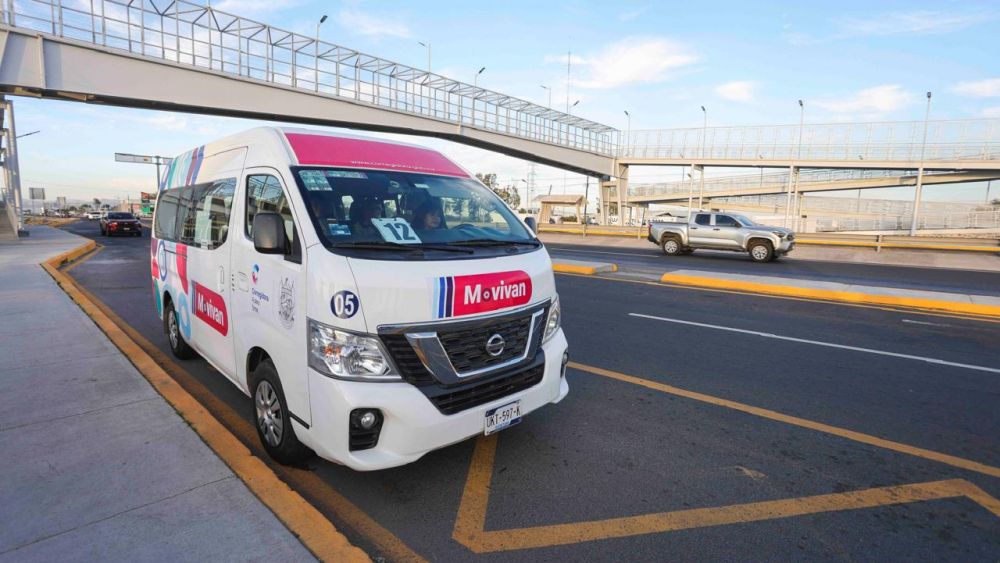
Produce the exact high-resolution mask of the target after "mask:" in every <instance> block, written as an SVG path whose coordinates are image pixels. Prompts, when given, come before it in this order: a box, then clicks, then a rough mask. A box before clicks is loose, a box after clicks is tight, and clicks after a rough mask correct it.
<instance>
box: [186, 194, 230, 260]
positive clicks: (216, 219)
mask: <svg viewBox="0 0 1000 563" xmlns="http://www.w3.org/2000/svg"><path fill="white" fill-rule="evenodd" d="M235 193H236V178H227V179H225V180H220V181H218V182H213V183H211V184H202V185H200V186H196V187H195V192H194V198H193V200H194V207H193V210H192V211H193V215H194V242H195V244H197V245H198V246H200V247H202V248H208V249H213V248H218V247H219V246H222V245H223V244H224V243H225V242H226V237H227V235H228V234H229V213H230V211H231V210H232V207H233V194H235Z"/></svg>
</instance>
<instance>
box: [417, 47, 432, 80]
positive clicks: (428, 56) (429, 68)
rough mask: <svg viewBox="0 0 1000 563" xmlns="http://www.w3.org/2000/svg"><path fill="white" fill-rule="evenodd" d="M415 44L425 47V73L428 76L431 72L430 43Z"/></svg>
mask: <svg viewBox="0 0 1000 563" xmlns="http://www.w3.org/2000/svg"><path fill="white" fill-rule="evenodd" d="M417 43H419V44H420V46H421V47H427V73H428V74H430V72H431V42H430V41H428V42H427V43H424V42H423V41H417Z"/></svg>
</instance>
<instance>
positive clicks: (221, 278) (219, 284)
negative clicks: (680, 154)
mask: <svg viewBox="0 0 1000 563" xmlns="http://www.w3.org/2000/svg"><path fill="white" fill-rule="evenodd" d="M217 274H218V275H217V276H216V278H215V289H216V291H218V292H219V293H222V292H224V291H226V269H225V268H224V267H222V266H219V270H218V272H217Z"/></svg>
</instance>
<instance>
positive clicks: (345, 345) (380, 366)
mask: <svg viewBox="0 0 1000 563" xmlns="http://www.w3.org/2000/svg"><path fill="white" fill-rule="evenodd" d="M309 367H311V368H313V369H314V370H316V371H318V372H320V373H322V374H324V375H328V376H331V377H336V378H339V379H353V380H358V381H398V380H399V379H400V377H399V376H398V375H397V374H395V373H393V372H392V365H391V364H390V363H389V359H388V358H386V355H385V353H383V352H382V346H381V345H380V344H379V341H378V339H376V338H373V337H371V336H363V335H360V334H354V333H353V332H347V331H344V330H340V329H336V328H333V327H332V326H328V325H325V324H323V323H320V322H317V321H314V320H312V319H309Z"/></svg>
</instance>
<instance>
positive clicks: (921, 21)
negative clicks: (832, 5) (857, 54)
mask: <svg viewBox="0 0 1000 563" xmlns="http://www.w3.org/2000/svg"><path fill="white" fill-rule="evenodd" d="M989 19H991V18H990V16H989V15H986V14H982V13H965V14H962V13H956V12H954V11H933V10H917V11H913V12H892V13H887V14H879V15H875V16H872V17H870V18H843V19H841V20H839V22H838V23H839V27H840V29H841V31H842V32H844V33H846V34H850V35H907V34H935V33H950V32H952V31H957V30H960V29H964V28H966V27H969V26H971V25H975V24H977V23H981V22H984V21H987V20H989Z"/></svg>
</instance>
